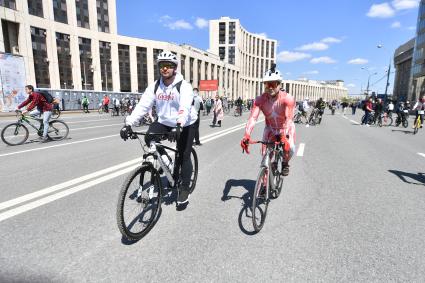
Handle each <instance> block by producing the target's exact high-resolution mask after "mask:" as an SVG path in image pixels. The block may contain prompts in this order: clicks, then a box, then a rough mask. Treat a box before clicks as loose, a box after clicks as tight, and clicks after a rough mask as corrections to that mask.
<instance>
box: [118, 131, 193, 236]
mask: <svg viewBox="0 0 425 283" xmlns="http://www.w3.org/2000/svg"><path fill="white" fill-rule="evenodd" d="M140 135H143V136H144V135H151V136H158V137H160V138H161V139H166V138H168V135H167V134H153V133H149V134H147V133H146V132H133V135H132V136H131V137H130V138H131V139H139V142H140V144H141V146H142V149H143V151H144V154H143V162H142V164H141V166H139V167H138V168H136V169H135V170H133V172H131V173H130V174H129V175H128V176H127V179H126V180H125V181H124V184H123V186H122V188H121V191H120V193H119V197H118V204H117V211H116V217H117V224H118V229H119V230H120V232H121V234H122V235H123V236H124V237H126V238H127V239H129V240H134V241H137V240H140V239H141V238H143V237H144V236H145V235H146V234H147V233H148V232H149V231H150V229H151V228H152V227H153V226H154V224H155V223H156V221H157V220H158V218H157V217H158V215H159V212H160V210H161V203H162V200H163V195H165V188H164V187H165V186H164V184H163V179H164V178H162V177H163V176H164V175H165V179H166V180H167V181H168V187H169V193H172V192H177V191H178V187H179V185H180V184H181V179H180V169H181V168H180V167H181V166H180V164H181V161H182V160H181V159H180V157H179V155H178V151H177V150H176V149H174V148H171V147H168V146H165V145H163V144H161V143H160V142H155V141H153V142H151V143H150V146H149V148H148V147H147V146H146V147H145V146H143V143H142V142H141V141H140V138H139V137H138V136H140ZM158 148H162V149H164V150H165V149H166V150H169V151H170V152H172V153H174V157H175V158H174V160H172V158H171V157H170V155H169V154H168V153H167V154H166V155H167V156H166V158H167V159H168V161H170V162H171V163H170V164H171V165H168V166H167V164H166V163H165V162H164V160H163V157H162V156H161V154H160V153H159V152H158ZM190 154H191V157H190V158H191V160H192V165H193V170H192V175H191V180H190V185H189V190H190V193H191V194H192V193H193V191H194V189H195V186H196V181H197V178H198V156H197V154H196V151H195V149H194V148H193V147H192V149H191V153H190ZM176 160H177V162H175V161H176ZM166 161H167V160H166ZM145 175H146V176H145ZM145 181H146V182H145ZM126 204H128V205H131V207H133V209H131V207H130V209H129V210H126V208H127V206H126ZM132 212H133V213H134V215H133V216H130V217H126V216H128V215H129V214H131V213H132ZM145 216H147V218H145ZM137 225H140V226H141V228H140V230H138V231H135V230H136V229H134V228H135V226H137Z"/></svg>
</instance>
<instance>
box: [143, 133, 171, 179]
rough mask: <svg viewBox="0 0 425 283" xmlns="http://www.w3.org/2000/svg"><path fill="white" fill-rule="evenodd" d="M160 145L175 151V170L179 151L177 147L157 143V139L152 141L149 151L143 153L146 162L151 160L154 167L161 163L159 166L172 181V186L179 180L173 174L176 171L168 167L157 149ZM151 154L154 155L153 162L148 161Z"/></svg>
mask: <svg viewBox="0 0 425 283" xmlns="http://www.w3.org/2000/svg"><path fill="white" fill-rule="evenodd" d="M158 146H160V147H162V148H164V149H168V150H172V151H175V153H176V156H175V157H174V168H173V171H175V170H176V160H178V151H176V150H175V149H172V148H171V147H168V146H165V145H162V144H160V143H157V142H155V141H152V142H151V144H150V147H149V149H148V150H147V151H148V153H147V154H144V155H143V159H144V162H150V163H152V165H153V167H154V168H158V165H159V167H160V168H162V170H163V172H164V174H165V177H166V178H167V180H168V182H169V183H170V185H171V186H172V187H174V185H175V184H176V181H177V180H176V179H175V178H174V176H173V175H174V172H171V170H170V169H169V168H168V166H167V165H166V164H165V163H164V161H163V160H162V158H161V154H160V153H159V152H158V149H157V147H158ZM149 156H153V157H154V160H153V162H152V161H148V157H149Z"/></svg>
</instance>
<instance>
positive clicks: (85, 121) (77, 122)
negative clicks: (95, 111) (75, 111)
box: [66, 116, 124, 124]
mask: <svg viewBox="0 0 425 283" xmlns="http://www.w3.org/2000/svg"><path fill="white" fill-rule="evenodd" d="M123 117H124V116H123ZM110 120H115V119H97V120H84V121H76V122H68V121H66V123H67V124H79V123H90V122H99V121H110Z"/></svg>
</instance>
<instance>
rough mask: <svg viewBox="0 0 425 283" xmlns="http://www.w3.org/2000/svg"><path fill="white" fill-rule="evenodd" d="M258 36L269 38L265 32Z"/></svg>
mask: <svg viewBox="0 0 425 283" xmlns="http://www.w3.org/2000/svg"><path fill="white" fill-rule="evenodd" d="M257 35H259V36H264V37H267V33H265V32H261V33H257Z"/></svg>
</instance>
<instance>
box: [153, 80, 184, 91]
mask: <svg viewBox="0 0 425 283" xmlns="http://www.w3.org/2000/svg"><path fill="white" fill-rule="evenodd" d="M159 83H160V82H159V80H157V81H156V82H155V88H154V89H153V93H154V94H156V91H157V90H158V88H159ZM182 83H183V81H179V82H178V83H176V85H175V87H176V89H177V91H178V93H180V88H181V86H182Z"/></svg>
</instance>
